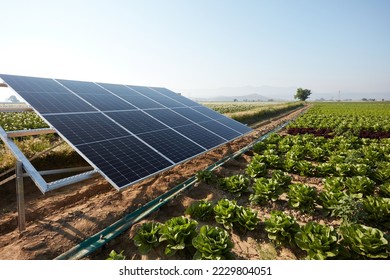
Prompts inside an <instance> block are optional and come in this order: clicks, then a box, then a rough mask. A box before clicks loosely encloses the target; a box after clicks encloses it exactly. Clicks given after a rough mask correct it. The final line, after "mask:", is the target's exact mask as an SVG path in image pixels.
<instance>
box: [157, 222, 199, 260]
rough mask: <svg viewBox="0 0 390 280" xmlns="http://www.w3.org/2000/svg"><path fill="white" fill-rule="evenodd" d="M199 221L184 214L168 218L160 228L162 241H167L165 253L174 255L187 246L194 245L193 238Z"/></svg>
mask: <svg viewBox="0 0 390 280" xmlns="http://www.w3.org/2000/svg"><path fill="white" fill-rule="evenodd" d="M197 226H198V222H197V221H195V220H192V219H189V218H186V217H184V216H181V217H174V218H171V219H169V220H167V221H166V222H165V223H164V224H163V225H162V226H161V229H160V234H161V236H160V239H159V241H160V242H163V241H166V242H167V246H166V248H165V252H164V253H165V254H166V255H168V256H172V255H174V254H175V253H176V252H177V251H178V250H183V249H184V248H185V247H186V246H192V238H194V237H195V236H196V227H197Z"/></svg>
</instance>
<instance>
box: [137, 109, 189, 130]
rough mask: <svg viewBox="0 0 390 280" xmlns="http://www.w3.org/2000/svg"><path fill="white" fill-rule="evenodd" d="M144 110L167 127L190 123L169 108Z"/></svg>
mask: <svg viewBox="0 0 390 280" xmlns="http://www.w3.org/2000/svg"><path fill="white" fill-rule="evenodd" d="M145 112H146V113H148V114H150V115H152V116H153V117H155V118H156V119H158V120H160V121H162V122H163V123H165V124H166V125H168V126H169V127H176V126H182V125H187V124H191V123H192V122H191V121H189V120H187V119H186V118H184V117H183V116H181V115H179V114H177V113H175V112H173V111H171V110H169V109H157V110H145Z"/></svg>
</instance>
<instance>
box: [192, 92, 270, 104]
mask: <svg viewBox="0 0 390 280" xmlns="http://www.w3.org/2000/svg"><path fill="white" fill-rule="evenodd" d="M270 99H271V98H269V97H267V96H263V95H260V94H257V93H253V94H248V95H238V96H216V97H210V98H194V100H196V101H201V102H208V101H261V102H264V101H268V100H270Z"/></svg>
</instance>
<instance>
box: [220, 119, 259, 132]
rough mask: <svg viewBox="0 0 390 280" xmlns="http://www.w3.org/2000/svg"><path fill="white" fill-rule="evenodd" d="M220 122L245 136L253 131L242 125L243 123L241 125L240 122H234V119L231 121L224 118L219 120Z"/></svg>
mask: <svg viewBox="0 0 390 280" xmlns="http://www.w3.org/2000/svg"><path fill="white" fill-rule="evenodd" d="M217 121H218V122H220V123H222V124H224V125H226V126H228V127H230V128H233V129H234V130H236V131H238V132H240V133H242V134H245V133H248V132H250V131H251V130H252V129H251V128H250V127H247V126H245V125H242V123H239V122H238V121H236V120H233V119H229V118H226V117H223V118H220V119H217Z"/></svg>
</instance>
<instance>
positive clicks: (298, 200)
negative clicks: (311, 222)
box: [288, 184, 317, 212]
mask: <svg viewBox="0 0 390 280" xmlns="http://www.w3.org/2000/svg"><path fill="white" fill-rule="evenodd" d="M316 195H317V192H316V189H315V188H314V187H311V186H307V185H304V184H293V185H290V190H289V192H288V204H289V205H290V206H291V207H293V208H298V209H299V210H301V211H302V212H312V211H313V210H314V202H315V200H316Z"/></svg>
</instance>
